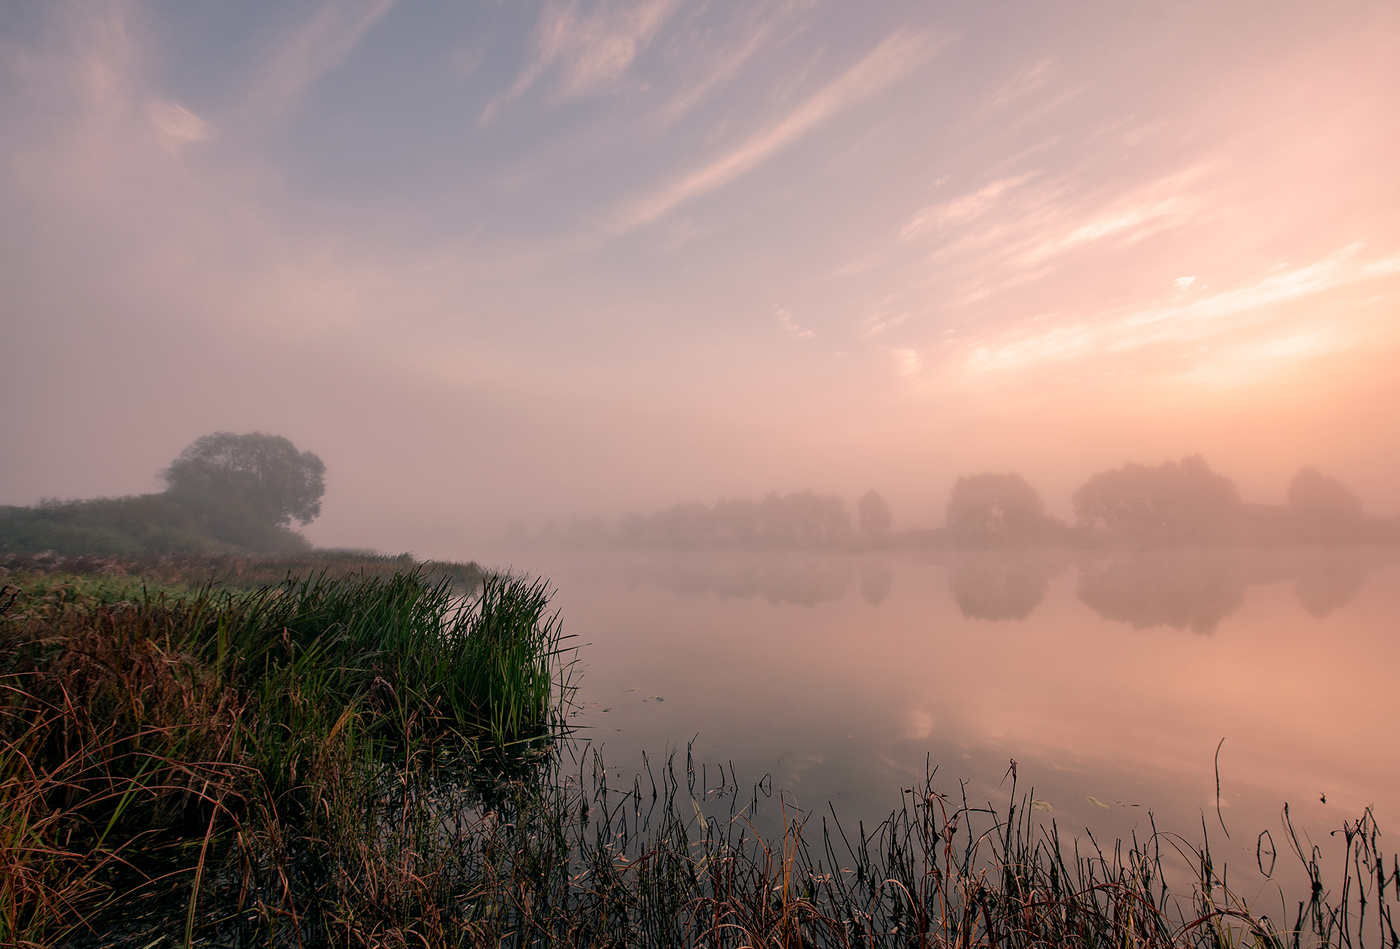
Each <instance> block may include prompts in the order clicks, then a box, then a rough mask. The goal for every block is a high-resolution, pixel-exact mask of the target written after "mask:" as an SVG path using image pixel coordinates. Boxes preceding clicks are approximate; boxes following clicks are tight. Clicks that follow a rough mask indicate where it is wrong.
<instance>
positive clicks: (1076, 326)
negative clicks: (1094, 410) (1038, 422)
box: [966, 244, 1400, 374]
mask: <svg viewBox="0 0 1400 949" xmlns="http://www.w3.org/2000/svg"><path fill="white" fill-rule="evenodd" d="M1361 250H1362V247H1361V245H1359V244H1354V245H1351V246H1348V247H1344V248H1342V249H1340V250H1338V251H1336V252H1334V253H1332V254H1329V255H1328V256H1327V257H1325V258H1323V259H1321V260H1318V261H1316V262H1314V263H1312V264H1308V265H1306V266H1302V267H1294V268H1289V269H1283V270H1280V271H1278V272H1276V273H1273V274H1270V275H1269V276H1267V277H1264V278H1262V279H1260V280H1256V281H1254V282H1253V283H1250V284H1247V285H1244V286H1240V287H1236V288H1234V289H1231V290H1223V291H1219V292H1216V293H1210V294H1205V293H1200V294H1199V295H1196V296H1195V298H1194V299H1189V300H1184V301H1181V302H1173V303H1171V304H1165V305H1158V306H1147V307H1143V308H1139V309H1134V310H1132V311H1131V312H1128V313H1120V314H1119V315H1117V316H1109V317H1106V318H1104V319H1101V320H1081V321H1076V322H1069V323H1060V324H1057V325H1052V326H1049V327H1047V328H1027V329H1026V330H1022V331H1019V332H1013V333H1011V334H1008V335H1006V336H1004V337H1003V338H1002V339H1001V340H1000V341H998V342H996V343H989V344H985V345H982V346H978V347H977V348H975V349H974V350H973V351H972V352H970V353H969V354H968V357H967V360H966V367H967V369H968V370H970V371H971V372H973V373H974V374H985V373H1006V372H1018V371H1022V370H1026V369H1030V368H1033V367H1035V366H1038V365H1045V364H1054V363H1061V364H1063V363H1067V362H1071V361H1081V360H1091V359H1105V358H1106V357H1111V358H1109V359H1108V361H1107V362H1106V363H1105V364H1106V365H1112V366H1116V367H1119V368H1121V367H1122V366H1123V365H1124V364H1123V362H1122V357H1124V356H1125V355H1128V354H1131V353H1134V352H1139V351H1144V350H1147V349H1149V348H1154V347H1158V348H1160V347H1167V348H1169V349H1171V350H1172V351H1174V352H1177V353H1180V354H1182V356H1183V357H1184V358H1185V359H1186V363H1187V364H1188V365H1195V363H1196V362H1198V361H1201V360H1218V358H1219V357H1220V355H1221V354H1220V353H1219V352H1213V351H1212V349H1213V347H1214V345H1215V344H1216V343H1219V342H1222V341H1224V340H1226V339H1230V340H1231V343H1230V345H1229V348H1228V351H1229V352H1230V353H1234V354H1236V355H1240V354H1248V356H1249V358H1250V359H1252V360H1256V361H1257V360H1260V359H1268V358H1272V359H1275V360H1281V359H1288V360H1296V359H1299V358H1305V357H1307V356H1310V355H1317V354H1320V353H1322V352H1328V351H1332V350H1335V349H1337V348H1343V347H1345V346H1349V345H1351V344H1352V342H1354V338H1355V334H1354V332H1353V330H1354V327H1352V326H1350V325H1349V324H1348V323H1347V321H1345V320H1338V319H1336V318H1335V317H1326V318H1324V317H1320V316H1319V317H1307V316H1303V317H1300V316H1299V315H1297V314H1296V313H1294V312H1292V311H1289V310H1286V309H1284V308H1285V307H1287V305H1288V304H1291V303H1294V302H1296V301H1300V300H1303V299H1306V298H1308V297H1313V296H1317V295H1319V294H1323V293H1326V292H1328V291H1331V290H1334V289H1337V288H1340V287H1346V286H1349V285H1353V284H1358V283H1361V282H1363V281H1368V280H1374V279H1380V278H1384V277H1388V276H1392V275H1393V274H1395V273H1398V272H1400V255H1391V256H1387V257H1382V258H1377V259H1372V260H1363V259H1360V253H1361ZM1190 286H1191V285H1190V284H1187V286H1186V287H1183V286H1182V284H1181V281H1180V280H1177V281H1173V289H1174V290H1176V291H1177V294H1174V296H1176V295H1178V294H1180V293H1181V292H1182V291H1184V290H1187V289H1188V288H1189V287H1190ZM1241 334H1243V335H1241ZM1178 368H1180V367H1178Z"/></svg>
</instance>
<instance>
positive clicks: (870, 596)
mask: <svg viewBox="0 0 1400 949" xmlns="http://www.w3.org/2000/svg"><path fill="white" fill-rule="evenodd" d="M892 589H894V566H893V565H892V564H890V562H889V561H888V560H875V559H872V560H867V561H865V563H863V564H861V566H860V595H861V596H862V597H864V598H865V602H867V603H869V604H870V605H871V606H879V605H880V604H881V603H883V602H884V600H885V597H887V596H889V595H890V590H892Z"/></svg>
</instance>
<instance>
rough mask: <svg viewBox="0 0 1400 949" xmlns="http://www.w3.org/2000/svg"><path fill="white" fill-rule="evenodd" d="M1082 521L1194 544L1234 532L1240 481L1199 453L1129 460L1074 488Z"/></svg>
mask: <svg viewBox="0 0 1400 949" xmlns="http://www.w3.org/2000/svg"><path fill="white" fill-rule="evenodd" d="M1074 512H1075V515H1076V516H1077V517H1078V519H1079V524H1080V526H1081V527H1087V528H1093V529H1100V528H1101V529H1104V530H1107V531H1108V532H1109V533H1110V534H1112V535H1113V536H1114V537H1115V538H1116V539H1118V540H1119V541H1121V542H1127V543H1132V544H1169V545H1177V544H1194V543H1210V542H1217V541H1222V540H1227V539H1232V538H1234V537H1235V536H1236V535H1237V533H1238V531H1239V528H1240V521H1241V516H1242V506H1241V504H1240V496H1239V492H1238V491H1237V490H1236V489H1235V485H1234V482H1232V481H1231V480H1230V479H1229V478H1227V477H1225V476H1224V475H1221V474H1217V473H1216V472H1214V471H1211V470H1210V467H1209V466H1208V465H1207V464H1206V463H1205V460H1204V459H1203V458H1201V457H1200V456H1199V455H1194V456H1192V457H1190V458H1183V459H1181V461H1180V462H1175V461H1168V462H1164V463H1162V464H1160V465H1156V466H1152V465H1140V464H1137V463H1135V462H1128V463H1127V464H1125V465H1124V466H1123V467H1122V468H1120V469H1118V470H1116V471H1101V472H1099V473H1098V474H1096V475H1094V476H1093V477H1092V478H1090V479H1089V480H1088V481H1086V482H1084V484H1083V486H1082V487H1080V489H1079V490H1078V491H1076V492H1075V493H1074Z"/></svg>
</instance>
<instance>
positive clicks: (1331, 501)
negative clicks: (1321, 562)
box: [1288, 467, 1366, 543]
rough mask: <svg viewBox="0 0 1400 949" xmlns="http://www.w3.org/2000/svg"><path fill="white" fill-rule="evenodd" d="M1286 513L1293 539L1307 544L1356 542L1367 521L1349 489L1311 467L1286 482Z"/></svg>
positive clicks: (1356, 499) (1358, 502) (1355, 497)
mask: <svg viewBox="0 0 1400 949" xmlns="http://www.w3.org/2000/svg"><path fill="white" fill-rule="evenodd" d="M1288 510H1289V515H1290V517H1291V519H1292V521H1293V530H1294V532H1295V535H1296V538H1297V539H1298V540H1302V541H1307V542H1310V543H1328V542H1338V541H1344V540H1355V539H1357V538H1358V537H1359V536H1360V535H1361V534H1362V533H1363V529H1364V524H1365V520H1366V515H1365V513H1364V512H1363V511H1362V510H1361V500H1360V499H1359V498H1357V496H1356V495H1355V494H1354V493H1352V490H1351V489H1350V488H1348V487H1347V486H1346V485H1345V484H1342V482H1340V481H1338V480H1337V479H1336V478H1331V477H1328V476H1327V475H1325V474H1322V473H1321V472H1320V471H1318V470H1317V469H1316V468H1311V467H1309V468H1304V469H1302V470H1301V471H1299V472H1298V473H1297V474H1296V475H1294V476H1293V480H1292V481H1291V482H1289V484H1288Z"/></svg>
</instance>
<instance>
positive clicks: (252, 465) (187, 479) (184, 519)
mask: <svg viewBox="0 0 1400 949" xmlns="http://www.w3.org/2000/svg"><path fill="white" fill-rule="evenodd" d="M325 471H326V466H325V465H324V464H323V463H322V461H321V459H320V458H318V457H317V456H316V455H314V454H312V453H311V452H309V451H298V450H297V448H296V446H295V445H293V444H292V443H291V442H290V441H288V440H287V439H285V438H282V437H281V436H277V435H265V434H263V433H261V432H250V433H248V434H246V435H235V434H233V433H232V432H215V433H213V434H211V435H205V436H203V437H201V438H198V439H196V440H195V441H194V442H192V443H191V444H190V445H188V446H187V447H186V448H185V449H184V450H183V451H182V452H181V453H180V454H179V456H178V457H176V458H175V460H174V461H172V462H171V464H170V467H169V468H166V469H165V470H164V471H163V472H162V473H161V477H162V478H163V479H164V480H165V483H166V490H165V491H163V492H161V493H158V494H140V495H132V496H129V497H120V498H93V499H90V500H82V501H59V500H46V501H42V502H40V503H39V504H36V505H33V506H13V505H0V553H16V554H20V553H40V552H43V551H49V552H51V553H53V554H56V555H58V556H69V557H75V556H84V555H91V556H123V557H132V556H140V555H153V554H156V555H158V554H167V555H168V554H206V555H208V554H237V553H249V552H257V553H270V552H277V553H284V554H292V553H301V552H304V551H306V550H309V549H310V546H311V545H310V544H309V543H307V540H306V538H305V537H303V536H302V535H301V534H300V533H298V532H297V531H295V530H293V529H292V527H291V525H292V522H293V521H296V522H298V523H300V524H302V525H305V524H309V523H310V522H311V521H312V520H314V519H315V518H316V517H317V516H318V515H320V513H321V496H322V495H323V494H324V493H325V490H326V482H325Z"/></svg>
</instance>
